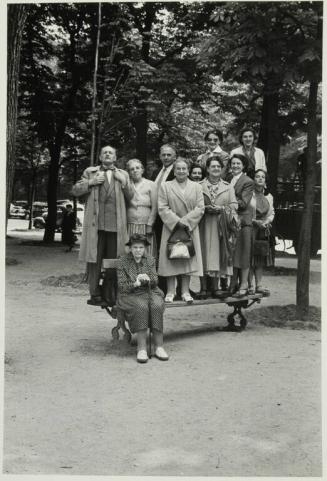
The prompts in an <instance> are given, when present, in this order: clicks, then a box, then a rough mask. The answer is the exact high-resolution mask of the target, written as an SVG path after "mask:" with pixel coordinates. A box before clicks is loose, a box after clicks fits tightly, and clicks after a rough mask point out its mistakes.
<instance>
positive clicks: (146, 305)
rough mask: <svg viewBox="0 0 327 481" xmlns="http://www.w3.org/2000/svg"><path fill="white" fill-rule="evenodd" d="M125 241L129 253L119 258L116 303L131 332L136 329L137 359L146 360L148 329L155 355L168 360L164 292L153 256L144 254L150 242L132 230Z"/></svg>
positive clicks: (139, 360)
mask: <svg viewBox="0 0 327 481" xmlns="http://www.w3.org/2000/svg"><path fill="white" fill-rule="evenodd" d="M127 245H128V246H129V247H130V252H129V254H126V255H124V256H122V257H120V258H119V260H118V267H117V277H118V296H117V306H118V307H119V308H120V309H122V311H123V312H124V315H125V319H126V320H127V322H128V324H129V328H130V331H131V332H133V333H134V332H136V333H137V357H136V359H137V361H138V362H140V363H145V362H147V361H148V355H147V350H146V336H147V330H148V328H150V329H151V330H152V332H153V338H154V345H155V356H156V357H157V358H158V359H160V360H161V361H168V355H167V353H166V351H165V350H164V348H163V312H164V309H165V305H164V300H163V297H164V295H163V292H162V291H161V290H160V289H159V288H158V276H157V273H156V267H155V259H154V258H153V257H151V256H147V255H146V254H145V249H146V247H148V246H149V242H148V240H147V238H146V237H145V236H144V235H142V234H134V235H132V236H131V237H130V239H129V242H127Z"/></svg>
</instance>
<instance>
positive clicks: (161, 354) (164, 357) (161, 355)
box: [154, 347, 169, 361]
mask: <svg viewBox="0 0 327 481" xmlns="http://www.w3.org/2000/svg"><path fill="white" fill-rule="evenodd" d="M154 355H155V356H156V358H157V359H160V361H168V359H169V356H168V354H167V353H166V351H165V350H164V348H163V347H157V349H156V350H155V353H154Z"/></svg>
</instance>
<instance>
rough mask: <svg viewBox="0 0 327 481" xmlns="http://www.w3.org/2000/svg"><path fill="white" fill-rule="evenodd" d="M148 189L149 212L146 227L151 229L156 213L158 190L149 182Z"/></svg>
mask: <svg viewBox="0 0 327 481" xmlns="http://www.w3.org/2000/svg"><path fill="white" fill-rule="evenodd" d="M149 187H150V200H151V212H150V215H149V218H148V222H147V225H148V226H151V227H152V226H153V224H154V221H155V220H156V217H157V213H158V189H157V186H156V184H155V183H154V182H151V184H150V186H149Z"/></svg>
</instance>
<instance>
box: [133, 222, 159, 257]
mask: <svg viewBox="0 0 327 481" xmlns="http://www.w3.org/2000/svg"><path fill="white" fill-rule="evenodd" d="M146 228H147V225H146V224H127V234H128V237H130V236H131V235H132V234H142V235H145V236H146V238H147V239H148V241H149V242H150V245H149V246H148V247H147V248H146V251H145V253H146V254H148V255H149V256H152V257H154V258H155V259H156V258H157V243H156V236H155V235H154V233H153V234H151V235H149V234H147V233H146Z"/></svg>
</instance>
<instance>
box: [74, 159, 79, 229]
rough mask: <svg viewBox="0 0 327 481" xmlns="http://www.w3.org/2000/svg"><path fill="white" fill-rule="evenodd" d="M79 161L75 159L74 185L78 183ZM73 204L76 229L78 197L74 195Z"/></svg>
mask: <svg viewBox="0 0 327 481" xmlns="http://www.w3.org/2000/svg"><path fill="white" fill-rule="evenodd" d="M77 163H78V160H76V159H75V160H74V185H75V184H76V182H77ZM73 205H74V218H75V222H74V230H76V221H77V199H76V197H75V196H74V199H73Z"/></svg>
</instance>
